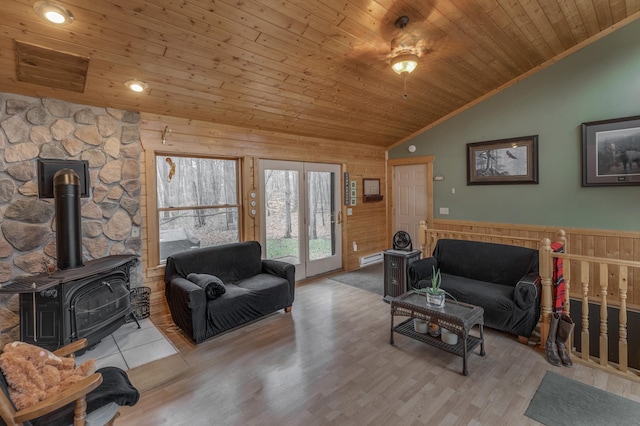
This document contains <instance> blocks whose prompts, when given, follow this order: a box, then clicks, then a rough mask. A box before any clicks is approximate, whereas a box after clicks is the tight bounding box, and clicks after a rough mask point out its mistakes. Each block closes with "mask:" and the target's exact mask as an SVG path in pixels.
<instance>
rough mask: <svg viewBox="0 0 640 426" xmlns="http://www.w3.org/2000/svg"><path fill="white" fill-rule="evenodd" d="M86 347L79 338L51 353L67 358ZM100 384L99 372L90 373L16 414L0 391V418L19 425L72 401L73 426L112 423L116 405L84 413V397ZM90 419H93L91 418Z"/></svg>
mask: <svg viewBox="0 0 640 426" xmlns="http://www.w3.org/2000/svg"><path fill="white" fill-rule="evenodd" d="M86 346H87V340H86V339H80V340H77V341H75V342H72V343H70V344H68V345H67V346H64V347H62V348H60V349H58V350H56V351H54V352H53V353H54V354H56V355H57V356H61V357H64V356H70V355H72V354H73V353H74V352H76V351H78V350H80V349H82V348H84V347H86ZM100 383H102V375H100V373H95V374H92V375H91V376H89V377H87V378H85V379H84V380H82V381H80V382H78V383H75V384H74V385H72V386H71V387H69V388H67V389H65V390H64V391H63V392H61V393H60V394H58V395H54V396H51V397H49V398H47V399H45V400H42V401H40V402H38V403H37V404H34V405H32V406H30V407H27V408H25V409H22V410H20V411H16V409H15V407H14V405H13V403H12V402H11V400H10V399H9V395H8V394H7V393H6V392H5V391H3V392H0V416H1V417H2V419H3V420H4V421H5V423H6V424H7V425H10V426H13V425H22V424H23V423H24V422H28V421H30V420H33V419H36V418H38V417H40V416H43V415H45V414H49V413H51V412H53V411H55V410H57V409H58V408H62V407H64V406H65V405H67V404H71V403H72V402H74V401H75V409H74V420H73V424H74V426H84V424H85V422H87V421H88V420H89V424H91V425H94V424H100V425H111V424H113V420H115V418H116V417H117V416H118V414H119V413H118V408H119V406H118V405H117V404H115V403H110V404H107V405H105V406H103V407H100V408H98V409H96V410H94V411H92V412H91V413H90V414H89V415H87V412H86V410H87V402H86V395H87V394H88V393H89V392H91V391H92V390H94V389H95V388H97V387H98V386H99V385H100ZM92 417H93V418H94V419H92Z"/></svg>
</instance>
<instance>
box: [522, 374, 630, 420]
mask: <svg viewBox="0 0 640 426" xmlns="http://www.w3.org/2000/svg"><path fill="white" fill-rule="evenodd" d="M524 415H525V416H527V417H529V418H532V419H533V420H536V421H538V422H540V423H542V424H544V425H547V426H551V425H553V426H574V425H575V426H587V425H598V426H601V425H637V424H640V403H638V402H635V401H631V400H630V399H627V398H623V397H621V396H618V395H614V394H612V393H609V392H607V391H604V390H602V389H598V388H595V387H593V386H589V385H585V384H584V383H581V382H578V381H576V380H573V379H569V378H567V377H564V376H561V375H559V374H556V373H553V372H551V371H547V374H545V376H544V378H543V379H542V382H541V383H540V386H539V387H538V390H537V391H536V394H535V395H534V396H533V399H531V402H530V403H529V408H527V411H526V412H525V413H524Z"/></svg>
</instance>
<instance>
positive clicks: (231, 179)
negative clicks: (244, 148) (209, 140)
mask: <svg viewBox="0 0 640 426" xmlns="http://www.w3.org/2000/svg"><path fill="white" fill-rule="evenodd" d="M156 178H157V179H156V180H157V200H158V224H159V235H160V260H161V261H164V260H165V259H166V258H167V257H168V256H170V255H172V254H174V253H178V252H180V251H186V250H191V249H194V248H199V247H209V246H215V245H220V244H227V243H232V242H238V241H239V240H240V234H239V229H240V227H239V226H238V220H239V209H240V205H239V199H238V179H237V161H235V160H223V159H215V158H194V157H180V156H173V155H172V156H164V155H158V156H156Z"/></svg>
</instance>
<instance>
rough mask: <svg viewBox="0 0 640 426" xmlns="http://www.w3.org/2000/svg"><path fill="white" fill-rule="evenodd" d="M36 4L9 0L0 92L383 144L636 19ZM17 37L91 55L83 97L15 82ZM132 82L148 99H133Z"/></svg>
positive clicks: (253, 5)
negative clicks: (60, 17) (62, 12)
mask: <svg viewBox="0 0 640 426" xmlns="http://www.w3.org/2000/svg"><path fill="white" fill-rule="evenodd" d="M56 1H57V0H56ZM33 3H34V0H2V12H3V14H2V20H0V91H4V92H10V93H18V94H25V95H30V96H40V97H54V98H59V99H65V100H68V101H71V102H77V103H83V104H89V105H95V106H107V107H113V108H121V109H127V110H136V111H143V112H150V113H156V114H163V115H170V116H175V117H184V118H192V119H198V120H205V121H210V122H217V123H224V124H230V125H237V126H242V127H248V128H252V129H261V130H267V131H277V132H285V133H292V134H296V135H307V136H320V137H324V138H329V139H335V140H343V141H352V142H358V143H364V144H371V145H376V146H382V147H388V146H390V145H392V144H393V143H395V142H397V141H398V140H401V139H402V138H404V137H406V136H408V135H410V134H412V133H414V132H416V131H418V130H420V129H422V128H424V127H425V126H428V125H429V124H430V123H433V122H435V121H436V120H438V119H439V118H442V117H443V116H446V115H447V114H449V113H451V112H453V111H455V110H457V109H459V108H461V107H463V106H464V105H466V104H468V103H470V102H473V101H474V100H475V99H477V98H479V97H481V96H483V95H485V94H487V93H489V92H491V91H492V90H495V89H496V88H498V87H500V86H502V85H504V84H505V83H508V82H509V81H512V80H513V79H515V78H517V77H518V76H521V75H522V74H524V73H527V72H529V71H531V70H532V69H534V68H535V67H537V66H539V65H541V64H543V63H545V62H546V61H548V60H553V58H556V57H558V56H559V55H562V54H563V52H565V51H567V50H568V49H571V48H572V47H573V46H576V45H577V44H579V43H581V42H584V41H585V40H588V39H590V38H592V37H594V36H596V38H597V35H598V34H599V33H601V32H603V31H607V30H608V29H609V28H610V27H611V26H613V25H614V24H616V23H619V22H621V21H623V22H628V21H630V20H631V19H634V18H635V17H636V15H638V11H639V10H640V1H639V0H557V1H555V0H446V1H444V0H441V1H438V0H404V1H400V0H395V1H392V0H376V1H372V0H348V1H347V0H326V1H315V0H314V1H312V0H235V1H234V0H91V1H87V0H60V1H59V2H58V3H60V4H62V5H64V6H66V7H67V8H68V9H70V10H71V11H72V12H73V14H74V16H75V21H74V22H73V23H72V24H71V25H68V26H65V27H55V26H54V25H52V24H49V23H45V22H43V21H42V20H41V19H40V18H39V17H38V16H37V15H36V14H35V12H34V10H33V8H32V4H33ZM403 15H404V16H408V17H409V19H410V22H409V24H408V25H407V27H405V28H404V29H402V30H400V29H398V28H396V27H395V25H394V22H395V21H396V20H397V18H398V17H400V16H403ZM627 18H629V19H627ZM394 38H395V39H396V42H397V41H398V40H401V39H403V40H408V41H409V42H410V43H412V44H419V48H420V51H421V58H420V62H419V65H418V68H417V69H416V70H415V71H414V72H413V73H412V74H410V75H409V76H408V77H407V78H406V92H407V94H408V98H407V99H406V100H404V99H403V93H404V88H403V78H402V77H401V76H399V75H397V74H395V73H394V72H393V71H392V70H391V67H390V66H389V59H390V57H389V56H390V55H389V53H390V45H391V41H392V39H394ZM15 40H18V41H21V42H25V43H29V44H33V45H36V46H41V47H44V48H47V49H54V50H58V51H60V52H65V53H70V54H74V55H78V56H81V57H88V58H90V63H89V70H88V75H87V79H86V87H85V90H84V93H75V92H72V91H67V90H62V89H53V88H48V87H45V86H41V85H37V84H31V83H26V82H21V81H18V79H17V77H16V54H15ZM132 78H137V79H142V80H144V81H146V82H148V83H149V85H150V88H149V90H148V91H147V92H146V93H144V94H134V93H133V92H130V91H129V90H128V89H126V88H125V87H124V84H123V83H124V81H126V80H129V79H132Z"/></svg>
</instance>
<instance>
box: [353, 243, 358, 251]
mask: <svg viewBox="0 0 640 426" xmlns="http://www.w3.org/2000/svg"><path fill="white" fill-rule="evenodd" d="M353 251H358V245H357V244H356V242H355V241H354V242H353Z"/></svg>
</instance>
